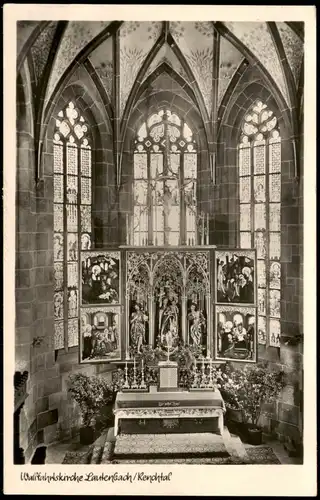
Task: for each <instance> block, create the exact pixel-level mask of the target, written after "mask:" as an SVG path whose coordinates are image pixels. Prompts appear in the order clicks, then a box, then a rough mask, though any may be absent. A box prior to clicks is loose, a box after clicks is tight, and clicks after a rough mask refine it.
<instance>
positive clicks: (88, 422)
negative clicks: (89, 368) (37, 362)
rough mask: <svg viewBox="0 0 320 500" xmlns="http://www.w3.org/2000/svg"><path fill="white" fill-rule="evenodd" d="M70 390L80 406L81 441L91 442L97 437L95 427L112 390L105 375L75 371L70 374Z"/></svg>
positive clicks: (83, 442)
mask: <svg viewBox="0 0 320 500" xmlns="http://www.w3.org/2000/svg"><path fill="white" fill-rule="evenodd" d="M68 392H69V393H70V394H71V396H72V397H73V399H74V400H75V401H76V403H77V404H78V406H79V408H80V413H81V421H82V426H81V427H80V443H81V444H91V443H93V441H94V439H95V427H96V424H97V422H98V420H99V418H100V417H101V410H102V408H103V407H105V405H107V404H108V403H109V401H110V400H111V397H112V391H111V390H110V387H109V385H108V383H107V381H106V380H105V379H104V378H103V377H98V376H95V375H93V376H88V375H86V374H84V373H74V374H71V375H70V376H69V387H68Z"/></svg>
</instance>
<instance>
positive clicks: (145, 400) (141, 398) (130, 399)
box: [115, 390, 224, 410]
mask: <svg viewBox="0 0 320 500" xmlns="http://www.w3.org/2000/svg"><path fill="white" fill-rule="evenodd" d="M180 406H183V407H184V408H185V407H190V406H191V407H201V408H202V407H214V408H222V409H223V410H224V401H223V399H222V396H221V394H220V391H218V390H215V391H203V392H201V391H199V392H198V391H195V392H188V391H181V392H180V391H175V392H156V393H149V392H144V393H139V392H136V393H135V392H118V394H117V398H116V401H115V409H120V408H166V407H168V408H174V407H177V408H178V407H180Z"/></svg>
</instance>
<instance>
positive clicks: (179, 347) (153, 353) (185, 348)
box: [129, 339, 202, 368]
mask: <svg viewBox="0 0 320 500" xmlns="http://www.w3.org/2000/svg"><path fill="white" fill-rule="evenodd" d="M129 352H130V356H131V357H132V358H135V359H136V361H137V362H138V363H139V362H141V360H142V359H143V361H144V364H145V366H153V367H155V366H157V364H158V363H159V361H165V360H166V359H167V358H168V354H167V349H166V345H165V343H162V342H161V341H160V339H158V342H157V346H156V347H152V346H150V345H143V346H141V349H140V351H139V352H137V351H136V349H135V348H130V351H129ZM201 354H202V346H193V345H188V344H184V343H183V342H182V341H181V340H179V342H178V343H177V344H176V346H175V347H174V351H173V352H172V354H170V360H172V361H176V362H177V363H178V364H179V367H185V368H190V367H191V366H192V365H193V363H194V362H195V360H196V359H198V358H199V357H200V356H201Z"/></svg>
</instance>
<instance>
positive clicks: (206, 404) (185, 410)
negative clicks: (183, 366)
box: [114, 389, 225, 436]
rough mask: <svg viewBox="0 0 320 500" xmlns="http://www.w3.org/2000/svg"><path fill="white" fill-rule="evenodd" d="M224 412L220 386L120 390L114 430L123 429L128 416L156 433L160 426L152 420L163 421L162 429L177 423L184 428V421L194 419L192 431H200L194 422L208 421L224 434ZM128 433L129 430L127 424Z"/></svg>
mask: <svg viewBox="0 0 320 500" xmlns="http://www.w3.org/2000/svg"><path fill="white" fill-rule="evenodd" d="M224 412H225V406H224V401H223V399H222V396H221V394H220V392H219V390H218V389H216V390H212V391H207V392H204V391H203V392H202V391H199V392H189V391H173V392H156V393H150V392H147V393H137V392H134V391H132V392H118V394H117V397H116V401H115V408H114V415H115V426H114V432H115V436H117V435H118V434H119V433H121V431H122V430H123V429H122V425H123V423H124V421H125V420H138V421H140V426H142V427H146V426H148V427H146V429H150V428H151V429H152V432H153V433H157V432H159V430H158V431H157V429H156V427H157V426H156V425H153V423H152V420H153V421H154V424H155V423H156V422H155V421H162V423H163V425H162V426H161V427H159V429H163V432H167V433H169V432H172V431H173V430H174V428H175V427H178V426H180V429H181V432H184V429H185V427H183V424H184V423H185V422H184V421H187V420H188V419H190V420H192V422H193V425H192V428H193V431H192V432H200V431H198V430H197V429H200V427H199V426H197V425H194V424H195V423H198V424H201V423H204V424H205V423H206V422H208V423H209V424H210V427H211V430H210V432H213V433H217V434H219V435H222V434H223V415H224ZM150 421H151V422H150ZM181 424H182V425H181ZM160 432H161V430H160ZM189 432H190V431H189ZM126 433H129V432H128V427H127V426H126Z"/></svg>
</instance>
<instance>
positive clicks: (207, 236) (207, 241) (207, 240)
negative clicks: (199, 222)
mask: <svg viewBox="0 0 320 500" xmlns="http://www.w3.org/2000/svg"><path fill="white" fill-rule="evenodd" d="M206 244H207V245H209V214H207V234H206Z"/></svg>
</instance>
